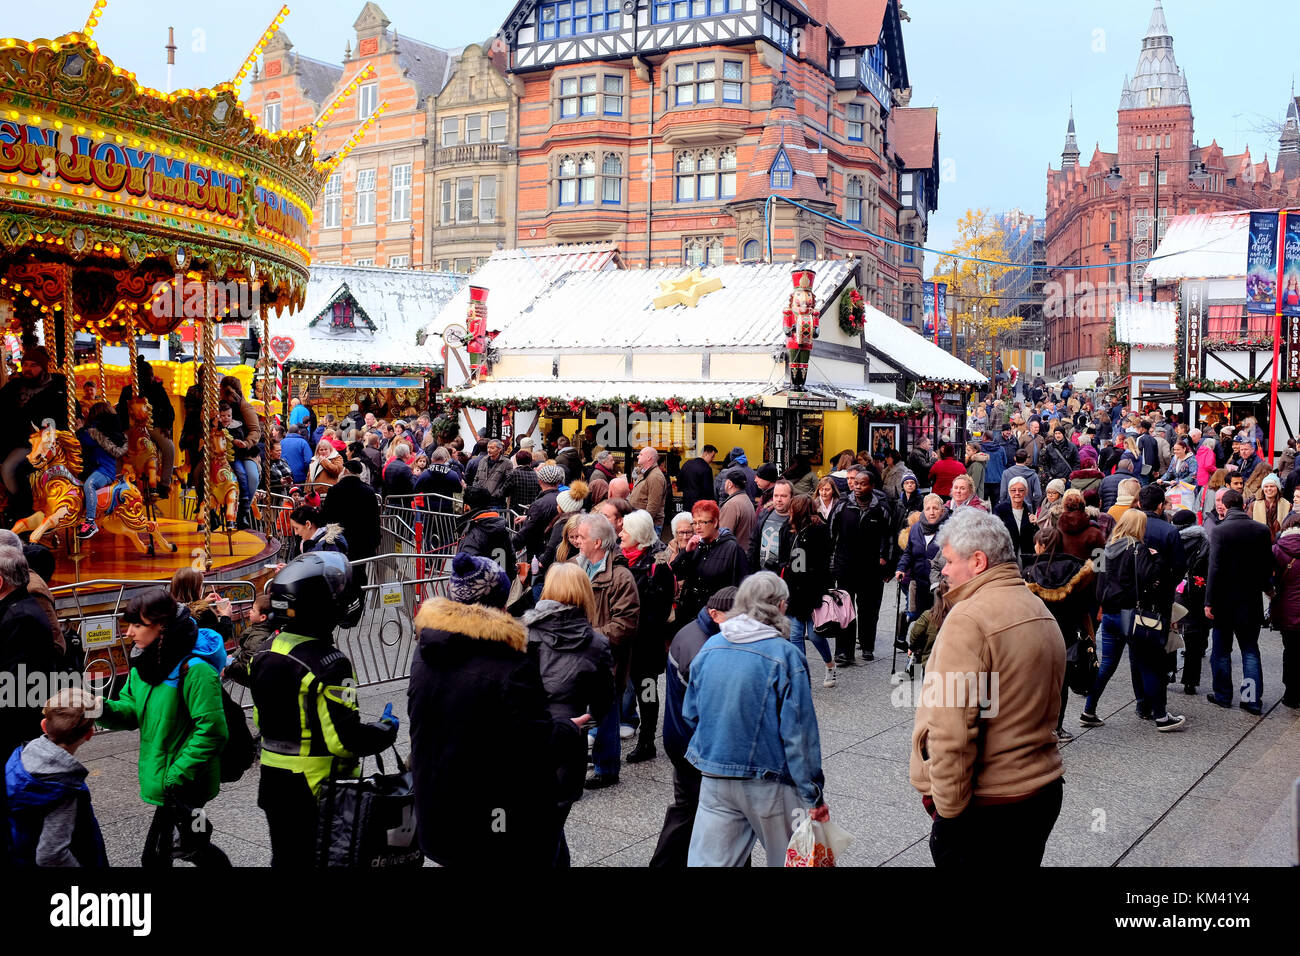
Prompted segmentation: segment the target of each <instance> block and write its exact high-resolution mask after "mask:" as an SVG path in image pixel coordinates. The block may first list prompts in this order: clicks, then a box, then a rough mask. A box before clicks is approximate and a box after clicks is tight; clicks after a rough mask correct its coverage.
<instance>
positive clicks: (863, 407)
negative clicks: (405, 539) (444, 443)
mask: <svg viewBox="0 0 1300 956" xmlns="http://www.w3.org/2000/svg"><path fill="white" fill-rule="evenodd" d="M804 270H807V271H811V272H812V274H813V277H814V278H812V279H811V283H810V291H811V292H812V294H813V296H814V297H815V306H814V309H815V311H816V313H817V316H818V323H819V328H818V338H817V339H816V340H815V341H814V342H813V343H812V349H811V356H810V360H809V362H808V380H807V386H806V390H804V391H799V390H796V389H793V388H791V387H789V386H788V385H787V381H788V379H787V369H786V362H787V349H786V342H787V336H786V334H785V333H784V332H783V325H782V316H783V312H784V311H785V310H786V309H787V308H789V306H790V302H791V298H792V288H793V285H792V274H794V273H796V272H802V271H804ZM855 280H856V264H855V263H854V262H853V261H851V260H842V259H841V260H830V261H812V262H804V263H797V264H786V265H767V264H762V263H756V264H737V265H730V266H720V267H714V268H707V269H695V270H685V269H683V268H681V267H678V268H671V269H650V270H621V269H616V270H608V271H600V272H573V273H569V274H566V275H564V276H562V277H560V278H558V279H557V280H556V281H554V282H552V283H550V284H549V285H547V286H546V287H545V288H544V289H543V290H541V291H540V293H539V294H537V295H536V297H535V298H533V299H532V300H531V301H530V302H527V303H521V304H520V305H521V306H522V307H518V311H515V312H512V313H511V314H507V315H502V314H501V311H500V310H499V309H497V308H495V307H494V300H493V298H492V296H493V295H494V294H495V291H494V290H489V296H488V300H487V305H488V321H487V324H488V326H489V328H499V329H500V330H501V332H500V335H499V336H497V337H496V338H495V339H494V340H493V341H492V351H491V353H490V355H489V360H490V361H489V363H488V366H489V369H490V371H489V372H488V373H487V374H486V375H484V376H482V377H481V378H480V379H479V380H478V381H477V382H475V383H473V384H471V385H469V386H467V387H464V388H461V389H457V390H454V391H452V392H449V393H446V395H445V398H446V400H447V401H448V402H449V403H450V404H452V405H454V406H457V407H463V408H478V409H486V410H488V411H490V412H491V413H492V414H491V415H489V428H490V429H491V428H492V427H493V423H494V422H495V421H497V420H503V419H504V420H506V421H507V423H508V424H507V426H506V427H507V428H509V429H513V430H512V431H511V434H520V435H523V434H531V435H534V436H540V437H542V438H543V439H553V438H554V437H556V436H558V435H564V436H566V437H569V438H573V436H575V435H578V434H581V433H582V432H583V431H584V430H586V429H587V428H589V427H591V428H592V429H593V431H594V433H595V441H596V444H598V445H601V446H604V447H609V448H611V449H613V450H616V452H617V453H619V454H621V455H623V456H624V457H626V456H627V455H629V454H630V453H631V450H632V449H633V448H636V447H640V446H641V445H643V444H644V443H645V442H646V441H649V442H650V443H651V444H653V445H654V446H655V447H656V448H659V449H660V450H661V451H664V452H665V453H667V454H668V455H669V456H670V458H671V457H672V456H674V455H676V456H679V457H682V458H686V457H693V456H695V455H696V454H698V449H699V448H701V447H702V446H703V445H705V444H712V445H714V446H716V447H717V448H718V449H719V457H718V461H719V463H720V462H721V460H722V457H723V456H724V455H725V454H726V452H727V451H729V450H730V449H732V448H735V447H739V448H741V449H743V450H744V451H745V454H746V457H747V458H748V461H749V463H750V464H751V465H756V464H758V463H760V462H763V461H775V462H778V463H780V464H782V465H783V466H785V465H789V464H792V463H793V462H794V459H795V456H796V455H797V454H806V455H808V456H809V460H810V463H811V465H812V467H813V468H814V470H817V471H819V472H822V473H825V472H826V471H828V470H829V466H830V461H829V456H830V455H832V454H834V453H835V452H837V451H840V450H842V449H845V448H852V449H858V448H862V447H868V445H867V444H865V443H864V437H863V436H864V434H865V435H866V436H867V439H868V440H869V437H870V435H871V431H870V428H871V427H872V426H877V427H880V428H884V427H885V426H888V427H889V429H890V435H889V438H890V442H891V443H892V442H893V441H894V439H895V436H896V435H897V434H898V431H899V429H900V428H901V422H903V421H905V420H906V419H907V418H908V417H909V416H911V415H913V414H916V413H919V411H920V406H919V405H912V404H910V403H908V402H905V401H900V400H897V399H895V398H893V397H891V396H887V395H882V394H879V393H877V392H875V391H874V390H872V388H871V387H870V386H869V385H868V383H867V381H866V367H867V365H866V352H865V350H864V346H863V341H862V326H861V321H860V318H859V319H854V318H853V317H852V315H851V313H852V309H851V308H847V307H846V309H845V313H846V314H845V318H844V319H843V321H841V311H840V310H841V298H842V297H844V298H845V301H847V302H849V303H850V304H851V303H852V302H853V299H852V296H851V292H852V290H853V289H854V282H855ZM634 416H648V417H649V420H647V421H642V420H641V419H640V418H634ZM881 434H882V435H883V432H882V433H881ZM602 439H603V440H602Z"/></svg>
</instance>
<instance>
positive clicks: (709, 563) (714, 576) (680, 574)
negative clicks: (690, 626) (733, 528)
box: [671, 528, 749, 621]
mask: <svg viewBox="0 0 1300 956" xmlns="http://www.w3.org/2000/svg"><path fill="white" fill-rule="evenodd" d="M671 567H672V572H673V574H674V575H676V576H677V580H679V581H683V582H685V584H684V585H683V587H682V593H681V596H680V597H679V598H678V599H677V620H679V621H689V620H691V619H692V618H694V617H695V615H697V614H699V613H700V608H702V607H704V605H705V604H707V603H708V601H709V598H711V597H712V596H713V594H714V592H715V591H718V590H721V589H722V588H726V587H738V586H739V585H740V582H741V581H742V580H744V578H745V576H746V575H747V574H749V559H748V558H747V557H746V556H745V549H744V548H742V547H741V546H740V542H738V541H737V540H736V537H735V535H733V534H732V533H731V532H730V531H728V530H727V529H726V528H724V529H723V530H722V531H720V532H718V536H717V537H716V538H715V539H714V540H713V541H712V542H710V543H708V544H701V545H700V546H699V547H697V548H696V549H695V550H694V551H682V552H681V553H680V554H678V555H677V557H676V559H674V561H673V563H672V566H671Z"/></svg>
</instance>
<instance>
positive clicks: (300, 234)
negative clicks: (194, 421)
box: [0, 0, 383, 339]
mask: <svg viewBox="0 0 1300 956" xmlns="http://www.w3.org/2000/svg"><path fill="white" fill-rule="evenodd" d="M103 7H104V2H103V0H97V2H96V4H95V6H94V7H93V9H92V12H91V15H90V17H89V19H88V20H87V22H86V25H85V27H84V28H83V29H82V30H81V31H79V32H74V33H68V34H65V35H63V36H61V37H59V38H58V39H55V40H47V39H43V38H42V39H36V40H32V41H30V42H28V41H24V40H19V39H14V38H7V39H0V279H3V281H4V286H6V287H7V290H5V289H0V295H6V294H7V296H8V297H10V298H11V300H12V301H14V302H15V305H16V310H15V311H18V312H19V313H20V314H19V315H18V323H22V324H30V322H31V320H32V316H31V315H30V314H28V315H23V314H21V312H22V311H23V310H30V311H35V312H37V313H38V314H39V313H44V314H48V313H49V312H51V311H61V310H62V309H63V308H64V307H65V303H70V305H71V308H72V309H73V310H74V315H75V317H76V325H77V327H78V328H81V329H90V330H91V331H94V332H96V333H97V334H99V335H100V336H101V337H104V338H109V339H113V338H121V337H123V336H124V335H125V330H126V325H127V322H128V320H129V321H132V322H133V324H134V327H135V328H136V329H137V330H139V331H144V332H150V333H155V334H165V333H167V332H170V331H171V330H172V329H174V328H175V327H176V326H177V325H179V324H180V322H181V321H182V320H183V319H184V318H187V317H191V318H192V317H196V316H195V315H193V314H192V312H198V313H199V314H202V315H214V314H216V315H221V314H222V313H223V312H224V311H225V310H226V309H227V308H228V307H229V305H228V296H227V298H223V299H222V300H221V301H216V297H215V296H213V294H212V290H211V288H210V286H211V285H212V284H214V283H227V284H229V285H230V286H232V287H242V290H241V289H237V288H232V289H231V290H229V295H235V296H240V297H241V298H240V300H239V301H240V302H241V303H243V304H247V303H248V302H250V301H251V302H252V303H253V308H254V310H255V311H254V313H253V316H249V315H242V316H241V317H242V318H245V319H247V318H250V317H255V315H256V310H257V309H258V308H260V305H261V304H265V305H267V306H268V307H271V308H275V309H283V308H284V307H286V306H288V307H293V306H301V305H302V304H303V301H304V299H305V297H306V292H307V266H308V262H309V258H310V257H309V254H308V251H307V241H308V233H309V229H310V224H311V218H312V205H313V203H314V201H315V197H316V194H317V192H318V191H319V189H320V188H321V186H322V184H323V183H324V181H325V180H326V178H328V176H329V175H330V173H331V172H332V171H333V169H334V167H335V166H336V165H337V163H338V162H339V161H340V160H341V159H342V158H343V155H344V154H338V155H334V156H330V157H325V158H323V159H322V158H319V157H318V156H317V155H316V147H315V145H314V141H315V135H316V131H317V130H316V127H315V126H314V125H309V126H304V127H302V128H299V129H290V130H283V131H278V132H271V131H269V130H266V129H263V128H262V127H260V126H258V124H257V120H256V117H254V116H253V114H251V113H249V112H248V111H247V110H246V109H245V108H244V105H243V103H242V102H241V100H240V98H239V88H240V85H241V84H242V82H243V77H244V76H245V74H246V73H247V71H248V70H249V69H250V68H251V65H252V63H253V61H254V60H255V58H256V56H257V55H258V54H259V53H260V52H261V49H262V47H263V46H264V45H265V43H266V42H267V40H268V39H269V38H270V37H271V36H273V35H274V33H275V31H276V30H278V29H279V26H280V23H281V22H282V21H283V20H284V17H285V15H286V13H287V8H284V9H282V10H281V12H280V14H279V15H278V16H277V17H276V18H275V20H274V21H273V22H272V23H271V26H270V27H269V28H268V29H267V31H266V33H264V34H263V36H262V39H261V40H260V41H258V43H257V44H256V45H255V46H254V48H253V50H252V52H251V53H250V55H249V57H248V58H247V59H246V60H245V64H244V67H243V69H241V70H240V71H239V73H238V74H237V75H236V76H234V77H233V78H232V79H230V80H227V81H225V82H221V83H218V84H217V85H216V86H214V87H213V88H211V89H200V90H178V91H176V92H174V93H165V92H162V91H160V90H153V89H148V88H145V87H143V86H141V85H140V83H139V82H137V80H136V77H135V74H133V73H131V72H130V71H129V70H125V69H123V68H122V67H119V66H117V65H115V64H114V63H113V61H112V60H111V59H109V58H108V57H107V56H106V55H105V54H104V53H103V52H102V51H101V50H100V49H99V46H98V44H97V43H96V42H95V40H94V38H93V32H94V27H95V25H96V24H97V23H98V21H99V18H100V16H101V14H102V12H103ZM350 92H352V90H351V89H349V90H345V91H344V95H345V96H346V95H348V94H349V93H350ZM382 109H383V107H382V105H381V106H380V108H379V109H377V110H376V112H375V113H374V114H372V115H371V117H370V118H368V119H367V120H366V121H365V123H363V129H364V128H365V127H366V126H367V125H368V124H369V123H370V122H371V121H373V119H374V117H375V116H376V115H377V114H378V113H379V112H381V111H382ZM360 132H361V131H360V130H359V131H358V134H356V135H354V137H353V139H352V141H350V145H351V144H352V143H354V142H355V140H356V139H357V138H358V136H359V135H360ZM168 284H170V285H176V286H180V287H188V286H190V285H201V286H203V288H202V289H200V290H199V293H198V295H197V296H195V295H194V294H193V292H194V290H192V289H190V288H183V289H182V291H183V294H182V295H173V294H167V289H168ZM254 290H255V294H254ZM178 308H179V309H180V310H181V312H182V314H179V315H178V314H176V313H177V311H178ZM24 320H25V322H24Z"/></svg>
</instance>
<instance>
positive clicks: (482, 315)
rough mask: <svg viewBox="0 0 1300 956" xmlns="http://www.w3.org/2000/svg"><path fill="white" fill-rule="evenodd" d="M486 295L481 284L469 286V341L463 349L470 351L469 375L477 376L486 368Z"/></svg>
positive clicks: (486, 291)
mask: <svg viewBox="0 0 1300 956" xmlns="http://www.w3.org/2000/svg"><path fill="white" fill-rule="evenodd" d="M487 297H488V290H487V289H485V288H483V287H482V286H477V285H472V286H470V287H469V315H468V316H467V317H466V318H467V320H468V321H467V328H468V330H469V341H468V342H467V343H466V344H465V351H466V352H469V353H470V367H469V370H470V375H471V376H473V377H474V378H478V377H479V376H480V375H482V374H483V373H484V372H485V371H486V370H487V355H486V352H487V343H488V337H487Z"/></svg>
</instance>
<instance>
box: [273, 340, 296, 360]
mask: <svg viewBox="0 0 1300 956" xmlns="http://www.w3.org/2000/svg"><path fill="white" fill-rule="evenodd" d="M271 354H272V355H274V356H275V360H276V361H277V362H279V363H280V364H281V365H283V364H284V363H285V362H287V361H288V360H289V356H290V355H291V354H293V339H291V338H289V336H287V335H273V336H271Z"/></svg>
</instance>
